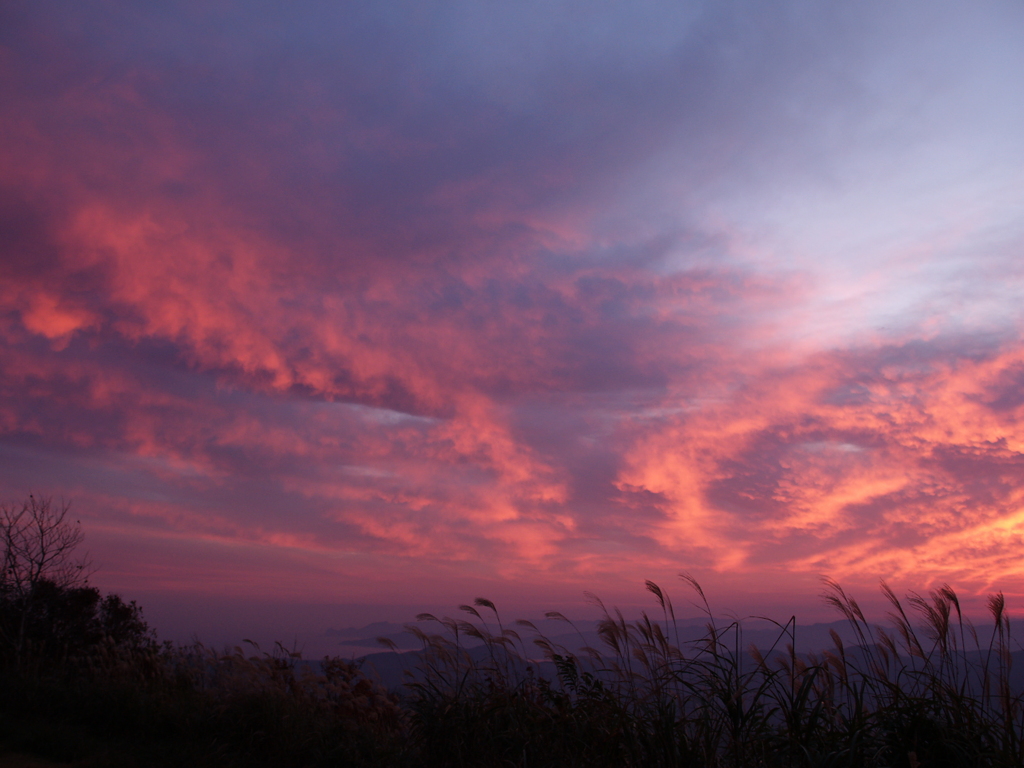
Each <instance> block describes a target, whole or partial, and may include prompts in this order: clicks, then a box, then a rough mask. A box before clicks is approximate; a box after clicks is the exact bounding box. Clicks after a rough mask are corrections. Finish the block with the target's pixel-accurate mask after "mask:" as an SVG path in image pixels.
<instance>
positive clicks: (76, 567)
mask: <svg viewBox="0 0 1024 768" xmlns="http://www.w3.org/2000/svg"><path fill="white" fill-rule="evenodd" d="M69 510H70V504H69V503H68V502H65V501H61V502H60V503H59V504H54V503H53V500H52V499H48V498H47V499H37V498H35V497H34V496H29V497H28V499H27V500H25V501H24V502H22V503H21V504H0V546H2V547H3V560H2V564H0V567H2V570H0V596H3V597H6V598H8V599H17V598H24V597H27V596H28V595H29V594H30V593H31V591H32V588H33V587H34V586H35V585H37V584H39V583H40V582H41V581H44V580H45V581H49V582H52V583H53V584H55V585H56V586H58V587H61V588H67V587H79V586H83V585H84V584H85V582H86V580H87V578H88V571H87V569H88V565H89V564H88V560H87V559H86V558H84V557H82V558H77V559H76V557H75V549H76V548H77V547H78V545H79V544H81V543H82V540H83V538H84V536H83V535H82V529H81V526H80V524H79V522H78V521H77V520H71V519H70V518H69V516H68V511H69Z"/></svg>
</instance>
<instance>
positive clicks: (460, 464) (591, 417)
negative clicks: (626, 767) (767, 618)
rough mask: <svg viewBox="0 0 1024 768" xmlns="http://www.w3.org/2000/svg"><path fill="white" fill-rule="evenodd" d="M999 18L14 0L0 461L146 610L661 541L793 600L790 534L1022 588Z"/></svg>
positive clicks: (800, 557) (898, 567) (289, 600)
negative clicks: (80, 534)
mask: <svg viewBox="0 0 1024 768" xmlns="http://www.w3.org/2000/svg"><path fill="white" fill-rule="evenodd" d="M1022 33H1024V5H1022V4H1020V3H1019V2H1010V1H1009V0H1007V1H1004V2H979V3H972V4H970V5H969V6H965V5H963V4H961V3H953V2H941V1H939V2H907V3H898V4H896V3H888V2H871V1H869V2H857V3H822V2H797V1H795V0H792V1H782V0H780V1H779V2H771V3H766V2H762V1H761V0H757V1H756V2H755V1H754V0H749V1H748V2H734V1H733V0H715V1H714V2H679V1H678V0H673V1H672V2H653V1H652V2H628V3H627V2H611V1H605V0H597V1H592V2H551V1H550V0H546V1H545V2H531V1H530V0H523V1H522V2H516V3H503V2H502V3H500V2H495V1H492V0H473V1H472V2H460V1H459V0H448V1H446V2H431V1H429V0H427V1H425V2H398V1H391V0H384V1H383V2H368V1H367V2H358V1H356V0H353V1H352V2H334V1H332V2H314V1H312V0H311V1H309V2H292V3H283V2H272V1H271V0H263V1H260V2H245V3H242V2H231V1H228V0H213V1H209V0H204V1H203V2H187V1H185V0H181V1H179V2H131V3H128V2H119V1H118V0H107V1H105V2H96V3H80V2H70V1H68V2H58V1H56V0H54V1H52V2H51V1H50V0H43V1H42V2H39V1H32V2H28V1H27V0H9V1H8V2H5V3H3V4H2V6H0V105H2V106H0V135H2V136H3V141H2V142H0V232H2V233H3V236H2V238H0V495H2V496H3V498H4V499H5V500H7V501H8V502H14V501H17V500H18V499H22V498H24V497H25V496H26V495H27V494H28V493H34V494H36V495H39V496H53V497H54V498H61V499H65V500H69V501H70V502H71V504H72V509H73V512H74V515H75V516H76V519H79V520H80V521H81V525H82V529H83V531H84V533H85V535H86V540H85V547H86V548H87V549H88V552H89V556H90V558H91V560H92V562H93V564H94V567H95V568H96V572H95V574H94V576H93V583H95V584H96V585H98V586H100V587H102V588H104V589H108V590H114V591H118V592H120V593H122V594H123V595H125V596H126V597H128V598H137V599H139V601H140V602H141V603H142V604H143V606H147V605H153V606H156V611H157V616H158V618H159V617H164V620H165V622H166V623H167V625H168V626H171V627H172V631H175V632H179V633H180V632H184V631H186V630H188V631H197V630H195V627H209V626H212V625H211V624H210V622H211V621H214V620H215V619H216V620H217V621H221V622H227V624H230V623H231V621H236V623H237V624H238V625H239V627H240V626H241V623H243V621H248V620H252V617H253V616H254V615H256V614H258V613H259V611H260V610H264V612H268V611H269V612H270V613H273V612H274V611H278V612H279V614H278V615H280V616H284V615H285V613H282V612H284V611H286V608H285V607H286V606H291V607H290V608H287V610H293V611H294V610H297V609H296V608H295V606H308V607H309V611H308V613H309V615H310V616H314V615H315V618H311V619H309V620H310V621H312V622H313V623H315V622H316V621H320V622H321V623H323V624H325V625H326V624H328V623H330V624H332V625H334V626H339V625H343V624H346V623H350V624H351V623H353V622H355V623H358V622H360V621H371V620H384V619H386V620H393V621H401V620H406V619H409V618H411V617H412V615H414V614H415V613H416V612H417V611H418V610H420V609H421V607H422V608H430V607H433V606H438V605H441V606H450V605H456V604H458V603H462V602H467V601H470V600H471V599H472V598H474V597H476V596H478V595H483V596H486V597H489V598H490V599H492V600H494V601H495V602H497V603H498V604H499V606H507V607H508V609H509V610H510V611H519V612H520V613H528V612H530V611H541V610H546V609H560V610H561V609H563V608H566V607H568V608H569V609H580V610H583V607H585V606H586V598H585V596H584V593H585V592H587V591H589V592H591V593H595V594H597V595H599V596H601V597H602V598H604V599H605V600H606V601H607V602H609V603H621V604H625V605H632V604H637V605H640V604H643V605H645V606H646V605H647V603H648V601H647V600H646V599H645V597H644V593H643V581H644V580H645V579H653V580H655V581H657V582H659V583H662V584H663V585H665V586H666V588H667V589H669V590H670V591H674V592H675V593H676V594H677V595H678V598H677V602H680V603H685V600H686V591H685V589H684V585H682V584H681V583H680V582H679V581H678V579H677V574H678V573H680V572H685V573H689V574H692V575H693V576H694V577H695V578H697V579H698V581H700V582H701V583H702V584H704V586H705V589H706V591H707V592H708V594H709V597H710V598H712V600H713V601H714V602H715V603H716V605H719V606H721V607H723V608H729V609H732V610H736V611H740V612H746V611H755V610H756V611H769V612H770V611H780V612H790V611H800V612H802V614H801V615H806V616H808V617H815V616H817V615H819V613H821V612H822V611H823V609H822V607H821V601H820V597H819V593H820V579H821V577H823V576H827V577H831V578H834V579H836V580H838V581H839V582H840V583H842V584H843V585H844V586H846V587H847V588H848V589H849V590H850V591H852V592H854V593H857V594H861V595H864V596H865V598H867V597H868V596H870V595H873V594H876V593H877V589H876V587H877V584H878V581H879V580H880V579H886V580H888V581H889V582H891V583H892V584H893V585H894V587H896V588H897V589H901V590H919V591H925V590H928V589H933V588H936V587H938V586H939V585H941V584H943V583H946V582H948V583H950V584H952V585H953V586H954V587H955V588H956V589H957V590H958V591H959V592H960V594H961V595H962V596H964V597H965V599H972V598H979V599H980V598H982V597H983V596H984V595H985V594H987V593H988V592H991V591H994V590H997V589H999V590H1003V591H1005V592H1006V593H1007V595H1008V596H1009V597H1010V606H1011V609H1012V608H1013V607H1014V599H1016V600H1017V602H1018V603H1019V602H1020V600H1021V599H1024V559H1022V556H1021V552H1022V551H1024V548H1022V547H1024V473H1022V470H1024V333H1022V331H1024V317H1022V307H1024V302H1021V301H1020V297H1021V296H1022V294H1024V260H1022V258H1021V257H1022V248H1024V215H1022V204H1024V141H1022V140H1021V135H1022V130H1024V89H1022V88H1021V87H1020V83H1021V78H1022V76H1024V46H1021V45H1020V40H1021V36H1022ZM239 606H249V607H248V608H246V609H245V611H242V610H241V608H239ZM261 606H262V609H261ZM275 606H276V607H275ZM325 606H327V607H325ZM331 606H333V607H331ZM314 607H316V608H315V610H314ZM161 611H163V613H161ZM232 617H234V618H232ZM328 619H329V621H328ZM190 622H191V624H190ZM203 622H206V623H205V624H204V623H203ZM157 625H158V627H159V625H160V621H157ZM232 626H234V625H232ZM239 631H241V629H239Z"/></svg>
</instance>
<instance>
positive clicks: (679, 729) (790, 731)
mask: <svg viewBox="0 0 1024 768" xmlns="http://www.w3.org/2000/svg"><path fill="white" fill-rule="evenodd" d="M683 578H684V581H685V582H686V583H687V585H688V586H689V587H690V588H691V589H692V590H693V591H694V592H695V594H696V595H697V598H698V604H699V605H700V606H701V608H702V609H703V611H704V612H705V615H706V618H707V626H706V632H705V635H704V636H703V637H702V638H701V639H700V640H697V641H692V642H681V641H680V636H681V632H680V628H679V623H678V622H677V620H676V616H675V612H674V609H673V606H672V603H671V600H670V599H669V597H668V595H667V594H666V593H665V592H664V591H663V590H662V589H661V588H660V587H659V586H658V585H656V584H654V583H653V582H647V589H648V590H649V591H650V592H651V593H652V594H653V595H654V597H655V599H656V601H657V605H658V609H659V611H658V614H656V615H655V616H654V617H652V616H651V615H648V614H646V613H645V614H643V615H642V616H641V618H640V619H638V620H634V621H627V620H626V619H625V618H624V617H623V616H622V614H621V613H620V612H618V611H617V610H608V609H607V608H605V606H604V605H603V604H601V603H600V601H596V599H595V601H596V602H597V603H598V605H599V606H600V608H601V611H602V618H601V620H600V622H599V625H598V634H599V636H600V639H601V645H602V647H600V648H589V647H584V648H583V649H582V650H580V651H577V652H576V653H572V652H570V651H569V650H568V649H566V648H564V647H559V646H557V645H556V644H555V643H554V642H553V641H551V640H550V639H549V638H547V637H544V636H543V635H541V634H540V633H539V632H536V628H535V627H534V626H533V625H531V624H530V623H529V622H516V623H515V628H514V629H513V628H509V627H506V626H505V625H504V624H502V622H501V621H500V617H499V616H498V613H497V610H496V609H495V608H494V606H493V604H492V603H490V602H489V601H486V600H477V602H476V605H475V606H462V610H463V611H464V612H465V613H468V614H469V616H470V618H469V619H452V618H447V617H445V618H442V619H437V618H436V617H433V616H429V615H424V616H421V617H420V618H421V619H423V620H426V621H429V622H434V623H435V625H436V629H437V630H438V631H436V632H432V633H430V632H425V631H424V630H423V629H421V628H420V627H418V626H412V627H410V628H409V630H410V631H411V632H413V633H414V634H416V635H417V636H418V637H419V638H420V640H421V642H422V643H423V665H424V669H423V670H422V671H423V673H425V676H424V678H423V679H421V680H419V681H417V682H414V683H412V684H411V686H410V687H411V692H412V699H411V702H412V704H411V705H412V707H413V709H414V711H415V719H414V723H415V725H416V727H417V728H418V732H417V734H418V739H419V743H420V748H421V750H422V752H421V754H422V755H423V757H424V759H425V760H426V764H429V763H430V762H431V761H435V762H436V764H444V765H452V766H484V765H519V766H709V767H710V766H716V767H717V766H721V767H722V768H725V767H731V766H736V767H737V768H739V767H743V766H807V767H808V768H810V767H811V766H909V767H910V768H916V767H917V766H923V767H926V768H930V767H931V766H1021V765H1024V699H1022V692H1021V691H1019V690H1017V691H1015V690H1013V689H1012V688H1011V685H1010V676H1009V672H1010V665H1011V661H1012V657H1011V650H1012V640H1011V637H1010V625H1009V621H1008V619H1007V617H1006V615H1005V610H1004V601H1003V598H1002V595H995V596H993V597H992V598H991V599H990V601H989V609H990V615H991V621H990V623H989V624H988V625H987V626H983V627H981V628H976V627H975V626H974V625H973V624H972V623H971V622H970V621H968V620H967V619H966V618H965V617H964V616H963V614H962V612H961V608H960V603H959V600H958V598H957V596H956V594H955V592H954V591H953V590H952V589H951V588H950V587H948V586H943V587H942V588H941V589H938V590H935V591H933V592H931V593H930V594H929V595H928V596H927V597H922V596H920V595H916V594H911V595H909V596H908V597H907V598H906V599H905V600H904V601H901V600H900V599H898V598H897V596H896V595H895V594H894V593H893V591H892V590H891V589H890V588H889V587H888V586H887V585H884V584H883V585H882V589H883V593H884V594H885V596H886V598H887V599H888V601H889V603H890V606H891V610H890V611H889V613H888V615H887V620H888V625H887V626H886V627H878V626H875V625H873V624H872V623H870V622H869V621H868V620H867V619H866V618H865V616H864V614H863V612H862V611H861V609H860V607H859V605H858V604H857V602H856V601H855V600H854V599H853V598H851V597H849V596H848V595H847V594H846V593H845V592H844V591H843V590H842V588H841V587H840V586H839V585H838V584H836V583H835V582H832V581H829V582H827V583H826V591H825V594H824V597H825V600H826V601H827V602H828V603H829V604H830V605H832V606H833V607H834V608H836V609H837V610H838V611H839V613H840V614H841V615H842V616H843V617H845V618H846V619H847V621H848V622H849V623H850V626H851V629H852V632H853V634H854V636H855V637H856V638H857V641H856V643H855V644H854V645H852V646H850V647H847V645H846V644H844V642H843V641H842V639H841V637H840V636H839V635H838V634H837V633H835V632H833V633H832V637H833V643H834V646H833V647H832V648H831V649H829V650H825V651H824V652H822V653H820V654H810V653H808V654H801V653H798V652H797V650H796V649H797V642H796V641H797V638H796V633H797V625H796V619H795V617H793V618H790V619H789V621H787V622H785V623H779V622H773V623H774V624H775V626H776V627H777V629H778V635H777V639H776V641H775V643H774V644H773V645H772V646H771V647H769V648H756V647H745V645H744V641H743V627H742V624H741V622H739V621H731V622H728V623H725V624H721V623H718V622H716V620H715V618H714V614H713V613H712V611H711V609H710V606H709V605H708V602H707V600H706V598H705V595H704V593H703V590H702V589H701V587H700V585H699V584H698V583H697V582H696V581H695V580H694V579H692V578H691V577H689V576H684V577H683ZM480 608H485V609H487V610H488V611H489V612H490V613H493V616H492V617H491V620H490V621H485V620H484V615H482V614H481V613H480V612H479V611H478V609H480ZM548 617H549V618H555V619H560V620H565V619H564V617H563V616H561V614H557V613H552V614H548ZM566 621H567V620H566ZM523 631H530V632H531V633H532V637H530V640H529V642H527V640H526V639H525V638H524V636H523V634H521V632H523ZM467 639H472V640H476V641H477V642H478V643H481V644H482V649H483V650H482V651H481V650H480V648H479V647H478V648H477V649H476V651H475V652H473V651H472V650H471V649H470V648H469V647H467V644H466V640H467ZM531 646H532V647H531ZM537 656H542V658H543V659H546V660H547V661H548V662H550V663H551V665H552V666H553V673H552V674H549V675H546V676H545V675H541V674H539V673H538V667H537V663H536V662H535V661H534V659H535V657H537Z"/></svg>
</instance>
